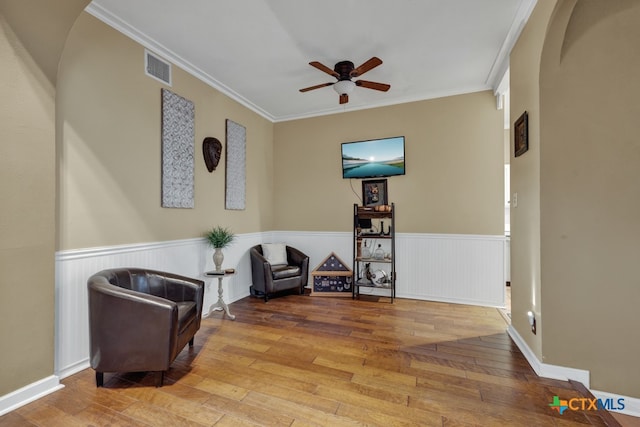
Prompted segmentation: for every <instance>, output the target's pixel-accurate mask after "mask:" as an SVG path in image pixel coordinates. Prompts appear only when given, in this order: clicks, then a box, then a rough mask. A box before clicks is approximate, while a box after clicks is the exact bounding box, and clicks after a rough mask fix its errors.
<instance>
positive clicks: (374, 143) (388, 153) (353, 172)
mask: <svg viewBox="0 0 640 427" xmlns="http://www.w3.org/2000/svg"><path fill="white" fill-rule="evenodd" d="M404 174H405V167H404V136H394V137H391V138H381V139H370V140H367V141H354V142H344V143H342V177H343V178H373V177H386V176H395V175H404Z"/></svg>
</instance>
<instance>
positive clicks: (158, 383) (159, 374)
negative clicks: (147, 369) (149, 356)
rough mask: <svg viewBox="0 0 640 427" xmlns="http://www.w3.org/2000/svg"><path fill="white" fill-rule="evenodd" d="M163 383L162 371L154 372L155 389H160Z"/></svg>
mask: <svg viewBox="0 0 640 427" xmlns="http://www.w3.org/2000/svg"><path fill="white" fill-rule="evenodd" d="M163 381H164V371H158V372H156V387H162V383H163Z"/></svg>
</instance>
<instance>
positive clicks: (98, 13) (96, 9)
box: [85, 0, 536, 123]
mask: <svg viewBox="0 0 640 427" xmlns="http://www.w3.org/2000/svg"><path fill="white" fill-rule="evenodd" d="M529 1H533V2H535V1H536V0H529ZM85 11H87V12H88V13H90V14H91V15H93V16H94V17H96V18H97V19H99V20H101V21H102V22H104V23H105V24H107V25H109V26H110V27H112V28H114V29H115V30H117V31H119V32H121V33H122V34H124V35H126V36H127V37H129V38H130V39H132V40H134V41H135V42H137V43H139V44H140V45H142V46H143V47H145V48H147V49H149V50H150V51H152V52H156V53H157V55H159V56H162V57H163V58H165V59H166V60H168V61H170V62H172V63H173V64H175V65H176V66H178V67H180V68H182V69H183V70H185V71H186V72H187V73H189V74H191V75H192V76H194V77H195V78H197V79H199V80H201V81H203V82H204V83H206V84H208V85H209V86H211V87H213V88H214V89H216V90H218V91H220V92H221V93H223V94H224V95H226V96H228V97H229V98H231V99H233V100H234V101H236V102H238V103H239V104H241V105H243V106H244V107H246V108H248V109H249V110H251V111H253V112H255V113H256V114H258V115H260V116H262V117H263V118H265V119H267V120H269V121H270V122H272V123H278V122H285V121H291V120H299V119H307V118H311V117H321V116H326V115H330V114H340V113H345V112H350V111H359V110H368V109H370V108H379V107H388V106H392V105H400V104H406V103H409V102H416V101H426V100H429V99H437V98H444V97H449V96H456V95H466V94H470V93H475V92H482V91H485V90H493V89H494V88H493V87H492V85H490V84H489V83H490V79H489V78H488V79H487V82H488V83H487V84H484V85H482V84H481V85H473V86H468V87H465V88H460V89H457V90H443V91H432V92H430V93H423V94H420V95H413V96H407V97H403V98H400V99H396V100H394V101H384V100H383V101H380V102H373V103H367V104H365V105H359V106H355V105H351V104H343V105H340V106H339V107H330V108H327V109H325V110H319V111H316V112H313V113H304V114H292V115H284V116H279V117H275V116H274V115H272V114H270V113H269V112H267V111H266V110H264V109H262V108H260V107H259V106H258V105H256V104H254V103H253V102H251V101H250V100H248V99H247V98H245V97H243V96H242V95H240V94H239V93H237V92H236V91H234V90H233V89H231V88H230V87H228V86H226V85H224V84H222V83H221V82H219V81H218V80H216V79H215V78H214V77H213V76H211V75H210V74H208V73H206V72H205V71H203V70H202V69H200V68H198V67H197V66H195V65H194V64H192V63H190V62H189V61H187V60H186V59H184V58H182V57H181V56H180V55H178V54H177V53H175V52H173V51H172V50H171V49H168V48H167V47H165V46H164V45H162V44H160V43H158V42H157V41H155V40H153V39H152V38H150V37H149V36H147V35H146V34H143V33H141V32H140V31H139V30H137V29H136V28H134V27H132V26H131V25H129V24H128V23H126V22H125V21H123V20H122V19H120V18H119V17H117V16H115V15H113V14H112V13H111V12H109V11H107V10H106V9H104V8H103V7H102V6H100V5H98V4H96V3H95V2H92V3H90V4H89V5H88V6H87V8H86V9H85ZM516 18H517V15H516ZM523 25H524V23H523ZM516 39H517V38H516ZM511 47H513V45H511V46H510V47H509V49H510V48H511ZM508 59H509V57H508V55H507V57H506V61H507V65H508ZM494 67H495V65H494Z"/></svg>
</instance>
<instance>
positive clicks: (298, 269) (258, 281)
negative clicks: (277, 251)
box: [249, 245, 309, 302]
mask: <svg viewBox="0 0 640 427" xmlns="http://www.w3.org/2000/svg"><path fill="white" fill-rule="evenodd" d="M286 252H287V263H286V264H280V265H271V264H270V263H269V261H267V259H266V258H265V257H264V254H263V252H262V245H256V246H254V247H252V248H251V249H249V255H250V257H251V274H252V278H253V285H252V286H251V287H250V288H249V290H250V292H251V295H254V296H260V297H263V298H264V301H265V302H267V301H268V300H269V297H270V296H272V295H274V294H276V293H278V292H282V291H285V290H297V291H298V293H299V294H302V293H304V287H305V286H307V281H308V279H309V257H308V256H307V255H305V254H304V253H302V252H301V251H299V250H298V249H295V248H293V247H291V246H286Z"/></svg>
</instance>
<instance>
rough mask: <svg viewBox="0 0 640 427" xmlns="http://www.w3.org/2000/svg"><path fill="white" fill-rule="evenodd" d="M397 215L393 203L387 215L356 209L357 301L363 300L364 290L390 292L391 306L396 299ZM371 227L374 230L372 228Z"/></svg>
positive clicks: (354, 244)
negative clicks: (362, 289)
mask: <svg viewBox="0 0 640 427" xmlns="http://www.w3.org/2000/svg"><path fill="white" fill-rule="evenodd" d="M395 213H396V207H395V204H393V203H391V205H390V209H388V210H385V211H376V210H374V208H369V207H363V206H358V205H357V204H354V205H353V291H352V298H353V299H355V298H357V297H359V296H360V289H361V288H374V289H385V290H388V291H389V294H390V295H389V296H390V297H391V303H393V300H394V298H395V297H396V223H395ZM369 224H370V225H371V227H368V226H369ZM365 242H367V243H365ZM365 244H367V248H369V250H370V253H369V254H367V253H366V249H365ZM369 245H370V246H373V245H375V246H374V247H369ZM378 245H380V248H381V249H382V253H383V254H384V255H383V256H382V257H381V256H380V251H379V252H378V253H376V252H375V251H376V249H377V248H378ZM367 255H369V256H367ZM367 266H368V267H369V269H368V272H367Z"/></svg>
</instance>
